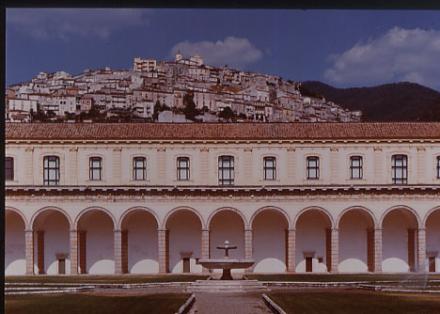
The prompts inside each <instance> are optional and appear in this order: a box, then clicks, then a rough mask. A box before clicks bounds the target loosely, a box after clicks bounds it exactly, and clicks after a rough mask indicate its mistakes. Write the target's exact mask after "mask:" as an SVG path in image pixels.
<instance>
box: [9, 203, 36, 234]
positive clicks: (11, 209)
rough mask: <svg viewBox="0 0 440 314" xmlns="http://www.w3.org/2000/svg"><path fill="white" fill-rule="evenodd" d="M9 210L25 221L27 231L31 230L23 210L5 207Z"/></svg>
mask: <svg viewBox="0 0 440 314" xmlns="http://www.w3.org/2000/svg"><path fill="white" fill-rule="evenodd" d="M8 210H9V211H11V212H14V213H16V214H17V215H19V216H20V217H21V219H22V220H23V223H24V228H25V230H26V229H30V228H29V227H30V226H29V225H28V221H27V219H26V216H25V215H24V214H23V213H22V211H21V210H19V209H17V208H15V207H11V206H5V211H8Z"/></svg>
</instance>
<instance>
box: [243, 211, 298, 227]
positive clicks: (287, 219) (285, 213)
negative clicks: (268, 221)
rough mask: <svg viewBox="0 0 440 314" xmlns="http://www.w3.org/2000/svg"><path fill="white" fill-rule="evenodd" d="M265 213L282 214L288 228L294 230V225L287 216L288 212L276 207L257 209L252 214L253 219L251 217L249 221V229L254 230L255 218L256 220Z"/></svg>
mask: <svg viewBox="0 0 440 314" xmlns="http://www.w3.org/2000/svg"><path fill="white" fill-rule="evenodd" d="M265 211H274V212H276V213H278V214H280V215H281V216H283V217H284V219H285V220H286V223H287V228H288V229H290V228H292V223H291V221H290V216H289V215H288V214H287V212H286V211H285V210H284V209H282V208H280V207H276V206H264V207H261V208H259V209H257V210H256V211H255V212H254V213H253V214H252V217H251V219H250V220H249V227H250V228H253V224H254V220H255V218H256V217H257V216H258V215H259V214H261V213H263V212H265Z"/></svg>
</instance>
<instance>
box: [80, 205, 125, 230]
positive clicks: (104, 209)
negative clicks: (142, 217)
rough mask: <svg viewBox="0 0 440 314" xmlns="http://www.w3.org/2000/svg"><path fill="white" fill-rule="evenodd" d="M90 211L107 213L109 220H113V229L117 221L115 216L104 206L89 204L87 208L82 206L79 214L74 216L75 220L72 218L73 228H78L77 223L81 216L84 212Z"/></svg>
mask: <svg viewBox="0 0 440 314" xmlns="http://www.w3.org/2000/svg"><path fill="white" fill-rule="evenodd" d="M92 211H99V212H103V213H104V214H107V215H108V216H109V217H110V219H111V221H112V222H113V229H115V228H116V226H117V221H116V218H115V216H114V215H113V214H112V213H111V212H110V211H109V210H108V209H106V208H104V207H101V206H90V207H87V208H84V209H83V210H81V211H80V212H79V214H78V215H77V216H76V217H75V220H74V223H73V226H74V228H75V229H78V223H79V221H80V220H81V218H82V217H83V216H84V215H85V214H87V213H89V212H92Z"/></svg>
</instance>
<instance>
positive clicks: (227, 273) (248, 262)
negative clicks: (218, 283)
mask: <svg viewBox="0 0 440 314" xmlns="http://www.w3.org/2000/svg"><path fill="white" fill-rule="evenodd" d="M254 263H255V261H254V260H252V259H222V258H219V259H200V260H199V264H201V265H202V266H203V267H205V268H208V269H223V275H222V277H221V278H220V280H232V276H231V269H240V268H249V267H251V266H252V265H254Z"/></svg>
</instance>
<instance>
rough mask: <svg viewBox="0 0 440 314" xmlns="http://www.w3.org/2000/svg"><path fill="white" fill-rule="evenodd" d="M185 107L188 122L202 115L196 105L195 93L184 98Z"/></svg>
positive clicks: (184, 111) (187, 94)
mask: <svg viewBox="0 0 440 314" xmlns="http://www.w3.org/2000/svg"><path fill="white" fill-rule="evenodd" d="M183 106H184V109H183V113H184V114H185V117H186V118H187V119H188V120H192V121H194V119H195V117H196V116H197V115H198V114H200V112H199V110H197V108H196V104H195V103H194V95H193V93H186V94H185V96H183Z"/></svg>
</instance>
